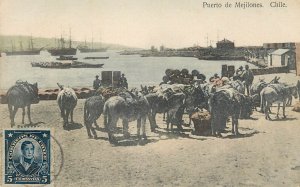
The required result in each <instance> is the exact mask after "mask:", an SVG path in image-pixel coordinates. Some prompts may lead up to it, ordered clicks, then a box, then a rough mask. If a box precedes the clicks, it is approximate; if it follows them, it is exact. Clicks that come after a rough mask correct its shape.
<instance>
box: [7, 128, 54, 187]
mask: <svg viewBox="0 0 300 187" xmlns="http://www.w3.org/2000/svg"><path fill="white" fill-rule="evenodd" d="M4 135H5V140H4V141H5V169H4V172H5V177H4V180H5V184H50V166H51V159H50V156H51V155H50V150H51V149H50V148H51V147H50V139H51V137H50V130H5V131H4Z"/></svg>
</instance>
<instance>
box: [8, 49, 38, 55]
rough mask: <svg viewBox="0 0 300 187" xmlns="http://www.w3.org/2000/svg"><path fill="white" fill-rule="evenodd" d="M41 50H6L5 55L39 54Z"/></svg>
mask: <svg viewBox="0 0 300 187" xmlns="http://www.w3.org/2000/svg"><path fill="white" fill-rule="evenodd" d="M40 52H41V50H33V51H13V52H6V56H15V55H40Z"/></svg>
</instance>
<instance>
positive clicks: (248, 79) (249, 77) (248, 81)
mask: <svg viewBox="0 0 300 187" xmlns="http://www.w3.org/2000/svg"><path fill="white" fill-rule="evenodd" d="M234 78H235V79H239V80H240V81H242V82H243V83H244V85H245V88H246V92H247V95H249V94H250V87H251V85H252V83H253V79H254V75H253V72H252V71H251V69H249V66H248V65H245V69H243V66H240V67H239V68H238V69H237V70H236V72H235V76H234Z"/></svg>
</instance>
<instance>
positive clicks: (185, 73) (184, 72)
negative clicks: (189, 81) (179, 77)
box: [181, 68, 189, 75]
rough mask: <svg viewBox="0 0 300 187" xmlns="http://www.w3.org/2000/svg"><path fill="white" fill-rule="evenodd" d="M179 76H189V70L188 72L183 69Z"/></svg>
mask: <svg viewBox="0 0 300 187" xmlns="http://www.w3.org/2000/svg"><path fill="white" fill-rule="evenodd" d="M181 74H183V75H187V74H189V70H188V69H185V68H183V69H182V70H181Z"/></svg>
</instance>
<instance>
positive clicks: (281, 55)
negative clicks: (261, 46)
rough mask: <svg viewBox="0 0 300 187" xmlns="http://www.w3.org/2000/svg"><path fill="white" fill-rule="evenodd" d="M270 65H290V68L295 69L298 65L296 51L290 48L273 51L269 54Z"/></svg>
mask: <svg viewBox="0 0 300 187" xmlns="http://www.w3.org/2000/svg"><path fill="white" fill-rule="evenodd" d="M268 66H269V67H271V66H273V67H279V66H288V67H289V69H290V70H294V69H295V66H296V57H295V52H294V51H293V50H290V49H277V50H275V51H273V52H272V53H270V54H269V56H268Z"/></svg>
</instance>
